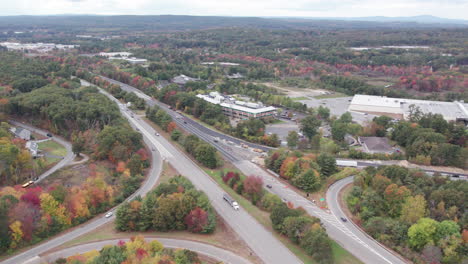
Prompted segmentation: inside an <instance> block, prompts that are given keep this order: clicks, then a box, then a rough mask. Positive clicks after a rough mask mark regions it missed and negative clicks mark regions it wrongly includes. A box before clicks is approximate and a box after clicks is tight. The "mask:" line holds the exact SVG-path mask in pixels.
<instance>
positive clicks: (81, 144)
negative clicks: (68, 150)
mask: <svg viewBox="0 0 468 264" xmlns="http://www.w3.org/2000/svg"><path fill="white" fill-rule="evenodd" d="M85 143H86V141H85V139H84V138H83V137H82V136H79V135H75V136H74V137H73V138H72V151H73V153H75V155H77V156H80V153H81V152H83V150H84V148H85Z"/></svg>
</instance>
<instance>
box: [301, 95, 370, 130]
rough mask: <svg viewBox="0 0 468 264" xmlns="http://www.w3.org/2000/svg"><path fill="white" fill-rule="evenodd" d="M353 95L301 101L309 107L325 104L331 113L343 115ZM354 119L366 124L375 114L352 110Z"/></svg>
mask: <svg viewBox="0 0 468 264" xmlns="http://www.w3.org/2000/svg"><path fill="white" fill-rule="evenodd" d="M352 99H353V97H352V96H349V97H339V98H327V99H314V98H310V99H307V100H301V101H299V102H301V103H304V104H306V105H307V106H308V107H313V108H318V107H319V106H325V107H328V108H329V109H330V114H331V115H335V116H341V115H342V114H344V113H346V112H347V111H348V108H349V105H350V103H351V100H352ZM350 113H351V116H352V117H353V120H354V121H355V122H356V123H358V124H360V125H365V123H366V122H369V121H372V119H373V118H374V117H375V115H372V114H364V113H358V112H350Z"/></svg>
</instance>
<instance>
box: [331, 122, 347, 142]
mask: <svg viewBox="0 0 468 264" xmlns="http://www.w3.org/2000/svg"><path fill="white" fill-rule="evenodd" d="M347 127H348V126H347V125H346V124H345V123H343V122H341V121H335V122H333V124H332V127H331V133H332V138H333V139H334V140H336V141H343V140H344V138H345V135H346V132H347Z"/></svg>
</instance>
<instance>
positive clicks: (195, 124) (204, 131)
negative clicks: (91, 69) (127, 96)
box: [100, 75, 274, 151]
mask: <svg viewBox="0 0 468 264" xmlns="http://www.w3.org/2000/svg"><path fill="white" fill-rule="evenodd" d="M100 77H101V78H103V79H105V80H107V81H109V82H111V83H113V84H118V85H120V87H121V88H122V90H124V91H127V92H133V93H135V94H136V95H137V96H138V97H140V98H142V99H144V100H145V101H146V103H147V104H148V105H149V106H155V105H158V106H159V107H161V108H162V109H164V110H165V111H166V112H167V113H169V114H170V115H171V116H172V118H173V119H174V121H176V122H177V123H178V124H179V123H182V122H183V121H185V122H187V124H188V125H191V126H192V127H193V128H195V129H197V130H199V131H200V132H201V133H202V134H203V135H205V136H210V137H212V138H215V137H218V138H220V139H224V140H226V141H231V142H233V143H234V144H236V145H240V144H241V143H244V144H247V145H248V146H249V147H251V148H258V149H262V150H263V151H270V150H272V149H274V148H271V147H267V146H263V145H259V144H255V143H251V142H247V141H244V140H241V139H238V138H235V137H233V136H230V135H226V134H224V133H221V132H219V131H215V130H213V129H211V128H208V127H206V126H204V125H202V124H200V123H198V122H197V121H195V120H192V119H190V118H185V119H183V120H182V119H181V118H176V117H177V116H180V114H178V113H176V112H175V111H173V110H171V109H169V108H168V106H167V105H166V104H164V103H161V102H159V101H157V100H154V99H153V98H151V97H150V96H148V95H146V94H144V93H143V92H141V91H140V90H138V89H137V88H135V87H133V86H130V85H127V84H125V83H122V82H119V81H116V80H113V79H110V78H107V77H105V76H102V75H101V76H100Z"/></svg>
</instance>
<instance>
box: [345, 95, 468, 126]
mask: <svg viewBox="0 0 468 264" xmlns="http://www.w3.org/2000/svg"><path fill="white" fill-rule="evenodd" d="M411 105H414V106H415V107H418V108H419V109H420V110H421V111H422V112H423V113H432V114H440V115H442V116H443V117H444V119H445V120H447V121H464V122H468V108H467V104H465V103H463V102H441V101H427V100H414V99H403V98H390V97H385V96H374V95H361V94H357V95H355V96H354V97H353V100H352V101H351V104H350V105H349V109H348V110H349V111H350V112H362V113H369V114H375V115H387V116H390V117H393V118H397V119H407V118H408V116H409V114H410V106H411Z"/></svg>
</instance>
